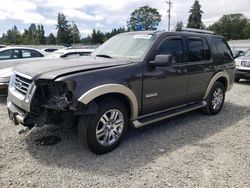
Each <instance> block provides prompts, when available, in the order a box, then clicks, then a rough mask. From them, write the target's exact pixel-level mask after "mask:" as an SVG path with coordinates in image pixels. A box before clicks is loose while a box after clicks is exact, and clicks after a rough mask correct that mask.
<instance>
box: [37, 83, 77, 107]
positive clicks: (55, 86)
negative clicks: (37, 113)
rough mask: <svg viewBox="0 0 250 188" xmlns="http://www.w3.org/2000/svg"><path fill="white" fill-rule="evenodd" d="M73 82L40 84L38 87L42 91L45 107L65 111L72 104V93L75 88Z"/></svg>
mask: <svg viewBox="0 0 250 188" xmlns="http://www.w3.org/2000/svg"><path fill="white" fill-rule="evenodd" d="M74 83H75V82H73V81H66V82H63V81H60V82H55V81H49V82H47V83H45V81H43V82H40V84H41V85H42V86H41V85H40V87H42V88H41V89H42V90H43V91H44V95H45V96H46V99H45V107H46V108H49V109H54V110H66V109H67V107H68V106H69V105H70V104H71V103H72V102H73V96H74V94H73V92H74V88H75V84H74Z"/></svg>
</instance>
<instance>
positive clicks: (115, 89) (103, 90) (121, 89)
mask: <svg viewBox="0 0 250 188" xmlns="http://www.w3.org/2000/svg"><path fill="white" fill-rule="evenodd" d="M109 93H119V94H123V95H125V96H126V97H127V98H128V100H129V103H130V106H131V120H134V119H136V118H137V117H138V102H137V99H136V96H135V94H134V92H133V91H132V90H131V89H129V88H128V87H126V86H124V85H121V84H105V85H100V86H97V87H94V88H92V89H90V90H89V91H87V92H86V93H84V94H83V95H82V96H81V97H80V98H79V99H78V101H79V102H81V103H83V104H88V103H89V102H91V101H92V100H93V99H95V98H96V97H99V96H101V95H104V94H109Z"/></svg>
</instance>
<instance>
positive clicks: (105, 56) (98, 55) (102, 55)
mask: <svg viewBox="0 0 250 188" xmlns="http://www.w3.org/2000/svg"><path fill="white" fill-rule="evenodd" d="M96 57H104V58H110V59H112V57H111V56H109V55H106V54H97V55H96Z"/></svg>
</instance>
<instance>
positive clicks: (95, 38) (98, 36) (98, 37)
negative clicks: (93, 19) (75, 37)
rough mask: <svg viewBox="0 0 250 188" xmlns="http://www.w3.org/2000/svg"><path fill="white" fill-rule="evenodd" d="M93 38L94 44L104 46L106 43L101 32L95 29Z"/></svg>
mask: <svg viewBox="0 0 250 188" xmlns="http://www.w3.org/2000/svg"><path fill="white" fill-rule="evenodd" d="M91 37H92V39H91V42H92V44H102V43H103V42H104V34H103V33H102V32H101V31H99V30H97V31H96V30H95V29H93V32H92V35H91Z"/></svg>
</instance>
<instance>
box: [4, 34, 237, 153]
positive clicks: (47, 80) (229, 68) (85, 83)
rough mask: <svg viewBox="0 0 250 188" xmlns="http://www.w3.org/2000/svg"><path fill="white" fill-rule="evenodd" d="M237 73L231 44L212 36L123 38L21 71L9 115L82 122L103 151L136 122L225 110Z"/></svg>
mask: <svg viewBox="0 0 250 188" xmlns="http://www.w3.org/2000/svg"><path fill="white" fill-rule="evenodd" d="M234 73H235V64H234V59H233V57H232V52H231V50H230V48H229V46H228V45H227V43H226V41H225V40H224V39H223V38H222V37H221V36H218V35H215V34H213V33H211V32H209V31H203V30H185V31H183V30H182V31H178V32H177V31H176V32H165V31H144V32H129V33H123V34H119V35H116V36H114V37H113V38H111V39H110V40H108V41H107V42H105V43H104V44H103V45H101V46H100V47H99V48H98V49H97V50H96V51H95V52H94V53H92V55H91V56H88V57H81V58H77V59H57V60H53V59H52V60H50V62H49V63H47V64H44V62H41V63H39V62H36V63H35V64H26V65H20V66H17V67H15V68H14V74H13V75H12V77H11V81H10V86H9V94H8V112H9V117H10V119H12V120H13V121H14V122H15V124H19V123H21V124H23V125H24V126H27V127H29V128H32V127H33V126H42V125H44V124H45V123H55V122H58V121H63V123H64V124H69V123H71V122H74V120H77V129H78V135H79V139H80V141H81V142H82V143H84V144H86V145H87V146H88V148H89V149H90V150H92V151H93V152H95V153H99V154H102V153H106V152H109V151H111V150H113V149H114V148H115V147H116V146H117V145H118V144H119V143H120V142H121V140H122V138H123V137H124V135H125V132H126V130H127V128H128V126H129V125H132V127H135V128H139V127H142V126H144V125H148V124H151V123H154V122H157V121H160V120H163V119H166V118H169V117H172V116H176V115H179V114H182V113H185V112H189V111H192V110H196V109H203V111H205V112H206V113H208V114H211V115H215V114H217V113H219V112H220V110H221V108H222V106H223V102H224V98H225V92H226V91H228V90H230V89H231V88H232V86H233V82H234Z"/></svg>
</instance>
